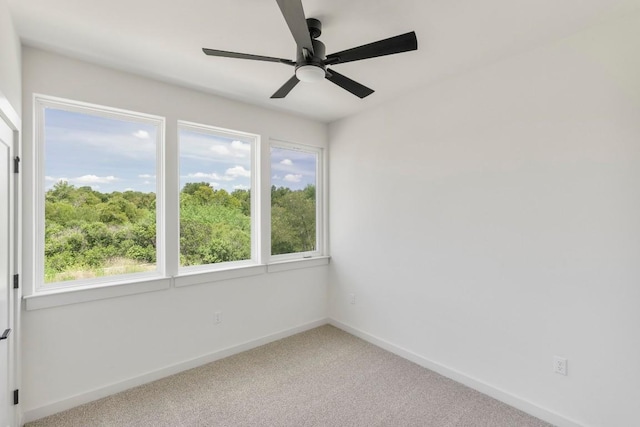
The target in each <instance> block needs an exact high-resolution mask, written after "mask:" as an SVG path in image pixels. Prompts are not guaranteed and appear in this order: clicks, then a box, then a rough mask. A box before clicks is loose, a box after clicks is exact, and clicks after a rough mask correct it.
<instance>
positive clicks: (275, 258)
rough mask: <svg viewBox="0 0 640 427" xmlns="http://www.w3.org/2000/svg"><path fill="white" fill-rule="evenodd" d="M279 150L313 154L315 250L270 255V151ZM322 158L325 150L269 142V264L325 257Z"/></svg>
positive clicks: (278, 141) (274, 140)
mask: <svg viewBox="0 0 640 427" xmlns="http://www.w3.org/2000/svg"><path fill="white" fill-rule="evenodd" d="M272 148H280V149H285V150H292V151H299V152H304V153H310V154H315V156H316V249H315V250H314V251H307V252H293V253H290V254H278V255H273V254H272V253H271V225H272V222H271V209H272V205H271V186H272V182H271V179H272V177H273V171H272V170H271V149H272ZM324 156H325V149H324V148H322V147H316V146H312V145H306V144H300V143H295V142H288V141H281V140H277V139H271V140H270V141H269V161H268V163H267V164H268V168H269V223H268V230H269V233H268V236H269V239H268V253H269V264H275V263H278V264H279V263H285V262H289V261H296V260H306V259H313V258H318V257H323V256H325V189H324V186H325V178H324V177H325V173H324V160H325V159H324ZM274 271H275V269H274Z"/></svg>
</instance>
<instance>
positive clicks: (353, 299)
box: [349, 294, 356, 304]
mask: <svg viewBox="0 0 640 427" xmlns="http://www.w3.org/2000/svg"><path fill="white" fill-rule="evenodd" d="M355 303H356V294H349V304H355Z"/></svg>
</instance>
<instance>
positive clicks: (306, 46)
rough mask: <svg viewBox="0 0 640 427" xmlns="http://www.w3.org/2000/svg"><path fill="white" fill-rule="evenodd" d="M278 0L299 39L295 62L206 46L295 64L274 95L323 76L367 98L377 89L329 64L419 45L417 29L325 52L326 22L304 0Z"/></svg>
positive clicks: (230, 55) (244, 56)
mask: <svg viewBox="0 0 640 427" xmlns="http://www.w3.org/2000/svg"><path fill="white" fill-rule="evenodd" d="M276 2H277V3H278V6H279V7H280V11H281V12H282V15H283V16H284V19H285V21H286V23H287V25H288V27H289V30H290V31H291V34H292V35H293V38H294V40H295V42H296V61H295V62H294V61H291V60H289V59H283V58H273V57H270V56H262V55H252V54H246V53H238V52H228V51H224V50H216V49H207V48H203V49H202V50H203V52H204V53H205V54H206V55H210V56H221V57H226V58H237V59H251V60H255V61H266V62H278V63H281V64H286V65H292V66H294V67H295V73H294V75H293V76H292V77H291V78H290V79H289V80H287V82H285V84H284V85H282V86H281V87H280V88H279V89H278V90H277V91H276V92H275V93H274V94H273V95H271V98H284V97H285V96H287V95H288V94H289V92H291V90H292V89H293V88H294V87H295V86H296V85H297V84H298V83H299V82H300V81H303V82H306V83H313V82H319V81H320V80H322V79H327V80H329V81H330V82H331V83H334V84H335V85H337V86H340V87H341V88H343V89H345V90H347V91H349V92H351V93H352V94H354V95H356V96H357V97H359V98H365V97H367V96H369V95H371V94H372V93H373V92H374V91H373V89H370V88H368V87H366V86H364V85H362V84H360V83H358V82H356V81H354V80H351V79H350V78H348V77H346V76H343V75H342V74H339V73H338V72H336V71H335V70H333V69H328V68H327V66H328V65H337V64H342V63H345V62H352V61H360V60H363V59H369V58H376V57H379V56H385V55H393V54H396V53H401V52H408V51H411V50H417V49H418V40H417V38H416V33H415V32H413V31H412V32H409V33H406V34H401V35H399V36H395V37H390V38H388V39H384V40H379V41H377V42H373V43H369V44H366V45H362V46H358V47H354V48H352V49H348V50H344V51H341V52H336V53H332V54H330V55H326V56H325V46H324V43H322V42H321V41H320V40H317V38H318V37H319V36H320V35H321V34H322V23H321V22H320V21H319V20H317V19H315V18H308V19H307V18H305V15H304V9H303V8H302V0H276Z"/></svg>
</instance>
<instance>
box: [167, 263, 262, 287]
mask: <svg viewBox="0 0 640 427" xmlns="http://www.w3.org/2000/svg"><path fill="white" fill-rule="evenodd" d="M266 270H267V269H266V266H264V265H250V266H241V267H232V268H227V269H224V270H217V271H211V270H209V271H194V272H187V273H182V274H179V275H178V276H176V277H175V278H174V285H175V287H176V288H181V287H183V286H190V285H201V284H204V283H210V282H219V281H221V280H230V279H239V278H241V277H249V276H258V275H260V274H264V273H266Z"/></svg>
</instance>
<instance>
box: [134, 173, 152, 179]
mask: <svg viewBox="0 0 640 427" xmlns="http://www.w3.org/2000/svg"><path fill="white" fill-rule="evenodd" d="M155 177H156V176H155V175H149V174H148V173H143V174H141V175H138V178H155Z"/></svg>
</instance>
